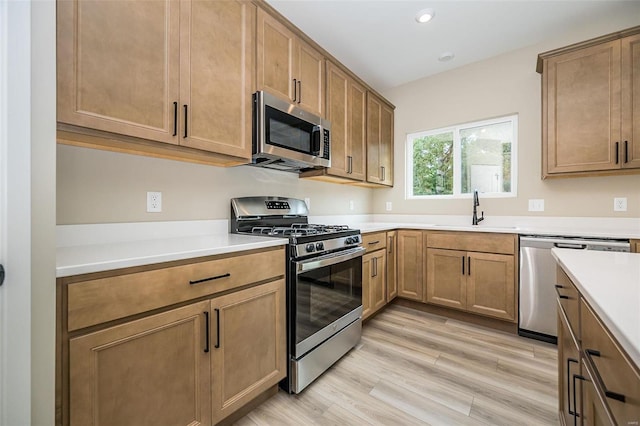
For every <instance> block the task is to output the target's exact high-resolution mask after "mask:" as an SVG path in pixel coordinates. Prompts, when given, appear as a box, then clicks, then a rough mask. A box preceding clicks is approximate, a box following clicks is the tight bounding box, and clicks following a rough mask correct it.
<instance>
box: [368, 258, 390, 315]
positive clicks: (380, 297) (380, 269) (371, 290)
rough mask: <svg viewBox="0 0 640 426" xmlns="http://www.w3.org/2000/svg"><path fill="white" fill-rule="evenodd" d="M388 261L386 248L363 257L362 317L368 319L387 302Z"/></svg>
mask: <svg viewBox="0 0 640 426" xmlns="http://www.w3.org/2000/svg"><path fill="white" fill-rule="evenodd" d="M386 262H387V253H386V250H385V249H382V250H376V251H374V252H371V253H367V254H365V255H364V256H363V257H362V319H367V318H368V317H369V316H371V315H372V314H373V313H375V312H377V311H378V310H379V309H380V308H382V307H383V306H384V305H386V303H387V283H386V276H387V271H386V269H387V267H386Z"/></svg>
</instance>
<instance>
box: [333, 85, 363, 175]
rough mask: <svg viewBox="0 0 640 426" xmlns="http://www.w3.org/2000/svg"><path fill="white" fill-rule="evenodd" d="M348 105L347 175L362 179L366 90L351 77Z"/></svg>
mask: <svg viewBox="0 0 640 426" xmlns="http://www.w3.org/2000/svg"><path fill="white" fill-rule="evenodd" d="M348 106H349V108H348V110H347V113H348V116H347V127H348V131H349V138H348V139H347V140H348V146H349V149H348V155H349V157H350V158H349V171H350V173H349V177H350V178H352V179H356V180H360V181H363V180H365V176H366V157H367V149H366V145H367V90H366V89H365V88H364V87H363V86H361V85H360V84H358V83H356V82H355V80H353V79H350V80H349V97H348ZM332 161H333V160H332Z"/></svg>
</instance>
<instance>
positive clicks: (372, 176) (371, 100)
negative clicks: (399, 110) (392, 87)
mask: <svg viewBox="0 0 640 426" xmlns="http://www.w3.org/2000/svg"><path fill="white" fill-rule="evenodd" d="M367 182H369V183H373V184H379V185H385V186H393V107H392V106H391V105H389V104H388V103H386V102H385V101H383V100H382V99H380V98H379V97H378V96H376V95H374V94H373V93H371V92H368V93H367Z"/></svg>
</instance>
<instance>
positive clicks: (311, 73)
mask: <svg viewBox="0 0 640 426" xmlns="http://www.w3.org/2000/svg"><path fill="white" fill-rule="evenodd" d="M295 54H296V55H295V67H294V75H295V78H296V79H298V82H296V83H297V85H298V87H297V90H295V89H294V92H295V99H294V101H295V103H297V104H298V106H300V107H302V108H304V109H306V110H307V111H309V112H312V113H314V114H315V115H317V116H318V117H324V116H325V111H324V97H325V89H324V56H322V54H321V53H320V52H318V51H317V50H315V49H314V48H313V47H311V46H309V45H308V44H307V43H305V42H303V41H302V40H300V39H297V40H296V48H295Z"/></svg>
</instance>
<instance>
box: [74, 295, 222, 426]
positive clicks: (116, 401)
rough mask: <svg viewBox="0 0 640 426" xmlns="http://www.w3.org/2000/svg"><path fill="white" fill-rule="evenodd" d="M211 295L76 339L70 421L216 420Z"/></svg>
mask: <svg viewBox="0 0 640 426" xmlns="http://www.w3.org/2000/svg"><path fill="white" fill-rule="evenodd" d="M205 312H207V313H208V312H209V302H208V301H205V302H200V303H194V304H192V305H188V306H185V307H182V308H178V309H174V310H172V311H168V312H164V313H161V314H157V315H152V316H150V317H146V318H143V319H140V320H136V321H131V322H128V323H125V324H122V325H117V326H114V327H110V328H107V329H105V330H101V331H97V332H95V333H90V334H87V335H84V336H81V337H77V338H73V339H71V340H70V342H69V389H70V391H69V401H70V424H71V425H82V426H86V425H114V426H116V425H149V426H151V425H154V426H155V425H169V424H170V425H210V424H211V375H210V361H211V358H210V356H209V353H207V352H205V350H206V338H205V324H206V321H205V320H206V315H205V314H204V313H205Z"/></svg>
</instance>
